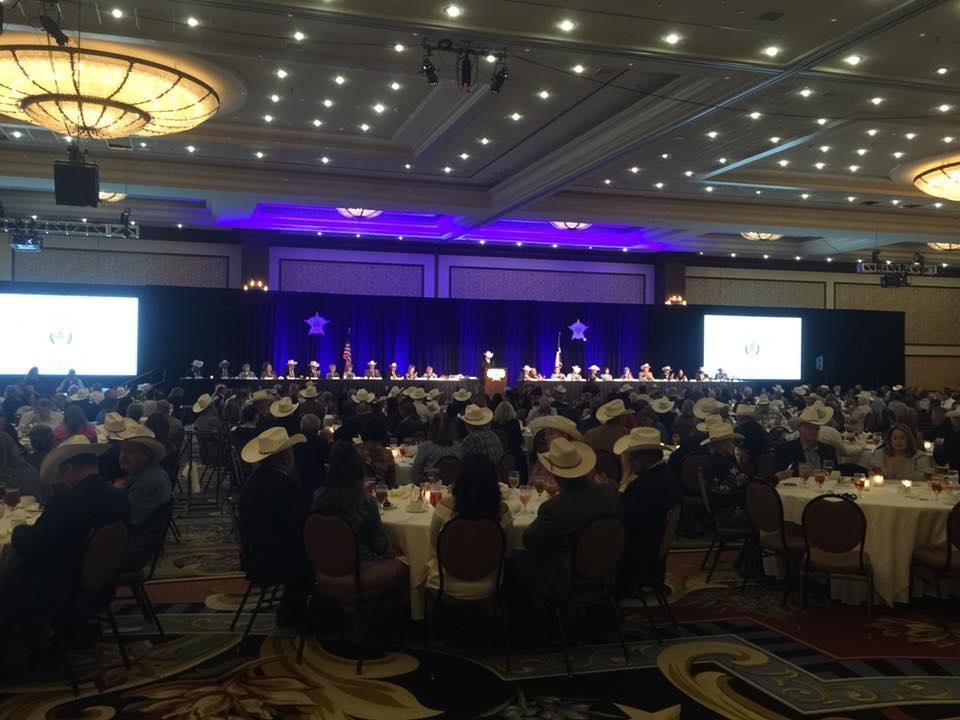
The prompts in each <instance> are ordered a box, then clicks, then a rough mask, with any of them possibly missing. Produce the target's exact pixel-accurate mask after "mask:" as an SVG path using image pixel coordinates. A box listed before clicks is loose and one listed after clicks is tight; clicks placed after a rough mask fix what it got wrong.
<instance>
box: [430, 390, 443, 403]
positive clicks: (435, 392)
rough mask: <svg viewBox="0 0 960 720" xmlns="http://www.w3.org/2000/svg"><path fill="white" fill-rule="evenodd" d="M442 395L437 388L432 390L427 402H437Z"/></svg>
mask: <svg viewBox="0 0 960 720" xmlns="http://www.w3.org/2000/svg"><path fill="white" fill-rule="evenodd" d="M442 394H443V393H441V392H440V391H439V390H438V389H437V388H431V389H430V391H429V392H428V393H427V395H426V397H427V400H436V399H437V398H438V397H440V395H442Z"/></svg>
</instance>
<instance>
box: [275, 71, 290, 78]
mask: <svg viewBox="0 0 960 720" xmlns="http://www.w3.org/2000/svg"><path fill="white" fill-rule="evenodd" d="M289 74H290V73H288V72H287V71H286V70H284V69H283V68H277V77H278V78H280V79H281V80H283V79H284V78H285V77H286V76H287V75H289Z"/></svg>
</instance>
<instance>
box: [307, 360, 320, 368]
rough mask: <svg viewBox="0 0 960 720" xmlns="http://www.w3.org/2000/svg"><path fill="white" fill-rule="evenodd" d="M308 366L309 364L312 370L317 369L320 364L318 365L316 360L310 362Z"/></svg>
mask: <svg viewBox="0 0 960 720" xmlns="http://www.w3.org/2000/svg"><path fill="white" fill-rule="evenodd" d="M308 364H309V365H310V367H312V368H318V367H320V363H318V362H317V361H316V360H311V361H310V362H309V363H308Z"/></svg>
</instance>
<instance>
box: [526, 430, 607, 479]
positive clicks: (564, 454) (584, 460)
mask: <svg viewBox="0 0 960 720" xmlns="http://www.w3.org/2000/svg"><path fill="white" fill-rule="evenodd" d="M537 457H539V458H540V462H542V463H543V466H544V467H545V468H546V469H547V470H548V471H549V472H550V473H552V474H553V475H556V476H557V477H562V478H578V477H583V476H584V475H586V474H587V473H588V472H590V471H591V470H593V468H595V467H596V466H597V453H596V452H594V450H593V448H592V447H590V446H589V445H587V444H586V443H583V442H580V441H578V440H574V441H571V440H567V439H566V438H557V439H555V440H554V441H553V442H551V443H550V449H549V450H548V451H547V452H544V453H539V454H538V455H537Z"/></svg>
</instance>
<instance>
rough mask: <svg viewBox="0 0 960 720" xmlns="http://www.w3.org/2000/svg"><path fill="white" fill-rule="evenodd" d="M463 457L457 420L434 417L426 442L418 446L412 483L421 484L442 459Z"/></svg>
mask: <svg viewBox="0 0 960 720" xmlns="http://www.w3.org/2000/svg"><path fill="white" fill-rule="evenodd" d="M461 455H462V449H461V446H460V442H459V440H458V439H457V425H456V420H455V419H454V418H451V417H450V416H449V415H447V414H446V413H438V414H436V415H434V416H433V417H432V418H431V419H430V427H429V429H428V430H427V439H426V441H425V442H422V443H420V444H419V445H417V454H416V456H415V457H414V459H413V468H412V469H411V470H410V482H411V483H413V484H414V485H419V484H421V483H422V482H423V480H424V476H425V474H426V472H427V471H428V470H433V469H434V468H435V467H436V466H437V462H438V461H439V460H440V458H445V457H456V458H459V457H461Z"/></svg>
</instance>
